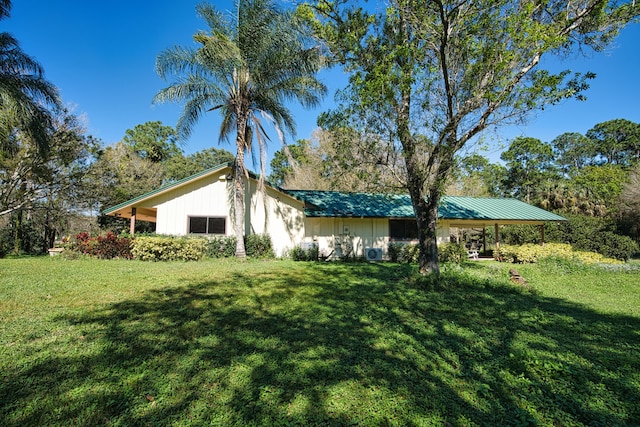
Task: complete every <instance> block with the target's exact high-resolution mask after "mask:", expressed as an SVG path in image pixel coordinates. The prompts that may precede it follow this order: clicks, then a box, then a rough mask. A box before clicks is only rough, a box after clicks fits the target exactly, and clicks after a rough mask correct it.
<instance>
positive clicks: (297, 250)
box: [289, 244, 320, 261]
mask: <svg viewBox="0 0 640 427" xmlns="http://www.w3.org/2000/svg"><path fill="white" fill-rule="evenodd" d="M319 255H320V252H319V248H318V245H316V244H311V245H305V246H302V245H296V246H294V247H293V249H291V251H290V252H289V257H291V259H292V260H294V261H318V257H319Z"/></svg>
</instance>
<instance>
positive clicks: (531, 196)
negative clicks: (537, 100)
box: [500, 137, 554, 203]
mask: <svg viewBox="0 0 640 427" xmlns="http://www.w3.org/2000/svg"><path fill="white" fill-rule="evenodd" d="M500 158H501V159H502V160H504V161H505V162H506V167H507V176H506V179H505V182H504V183H503V185H504V187H505V188H506V190H507V192H509V193H511V194H513V195H514V196H515V197H518V198H519V199H521V200H525V201H526V202H527V203H529V202H531V201H532V200H537V199H538V194H537V192H538V191H539V190H540V189H541V187H542V183H543V182H544V181H545V180H547V179H549V177H551V176H553V173H554V171H553V167H552V160H553V149H552V147H551V145H550V144H546V143H544V142H542V141H540V140H539V139H536V138H530V137H518V138H516V139H514V140H513V142H512V143H511V145H510V146H509V148H508V149H507V150H506V151H504V152H503V153H502V154H501V155H500Z"/></svg>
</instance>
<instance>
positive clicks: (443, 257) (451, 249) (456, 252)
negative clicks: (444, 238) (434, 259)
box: [438, 243, 468, 264]
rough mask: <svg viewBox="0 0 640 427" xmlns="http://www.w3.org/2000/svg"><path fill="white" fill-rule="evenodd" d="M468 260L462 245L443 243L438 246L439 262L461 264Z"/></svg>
mask: <svg viewBox="0 0 640 427" xmlns="http://www.w3.org/2000/svg"><path fill="white" fill-rule="evenodd" d="M467 258H468V254H467V250H466V248H465V247H464V245H462V244H458V243H444V244H442V245H438V260H439V261H440V262H450V263H454V264H461V263H462V262H463V261H466V260H467Z"/></svg>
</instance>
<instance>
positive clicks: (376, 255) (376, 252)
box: [364, 248, 382, 261]
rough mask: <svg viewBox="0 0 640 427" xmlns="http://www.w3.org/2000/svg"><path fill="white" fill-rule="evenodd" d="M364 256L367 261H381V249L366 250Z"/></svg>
mask: <svg viewBox="0 0 640 427" xmlns="http://www.w3.org/2000/svg"><path fill="white" fill-rule="evenodd" d="M364 256H365V258H366V259H367V261H382V248H366V249H365V251H364Z"/></svg>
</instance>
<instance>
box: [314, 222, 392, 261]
mask: <svg viewBox="0 0 640 427" xmlns="http://www.w3.org/2000/svg"><path fill="white" fill-rule="evenodd" d="M305 229H306V230H307V234H306V235H305V241H307V242H315V243H317V244H318V248H319V250H320V253H321V254H323V255H325V256H328V255H330V254H331V256H332V257H336V256H340V254H342V255H343V256H347V255H349V256H358V257H361V256H364V250H365V249H366V248H382V251H383V254H385V255H386V253H387V246H388V244H389V220H388V219H386V218H307V219H306V227H305Z"/></svg>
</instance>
